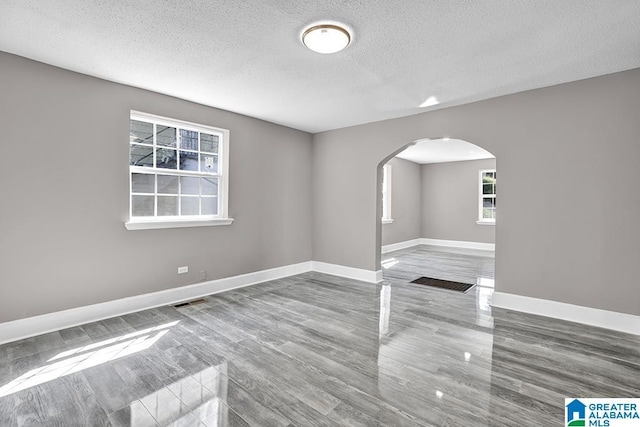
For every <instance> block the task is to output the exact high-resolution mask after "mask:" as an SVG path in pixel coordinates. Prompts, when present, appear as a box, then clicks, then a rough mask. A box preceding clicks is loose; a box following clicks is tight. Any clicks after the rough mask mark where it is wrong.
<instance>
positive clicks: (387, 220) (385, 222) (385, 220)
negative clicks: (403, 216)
mask: <svg viewBox="0 0 640 427" xmlns="http://www.w3.org/2000/svg"><path fill="white" fill-rule="evenodd" d="M392 222H393V219H391V218H385V219H383V220H382V223H383V224H391V223H392Z"/></svg>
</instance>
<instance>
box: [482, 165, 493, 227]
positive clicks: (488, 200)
mask: <svg viewBox="0 0 640 427" xmlns="http://www.w3.org/2000/svg"><path fill="white" fill-rule="evenodd" d="M479 212H480V218H479V220H478V223H486V224H494V223H495V221H496V170H495V169H489V170H481V171H480V209H479Z"/></svg>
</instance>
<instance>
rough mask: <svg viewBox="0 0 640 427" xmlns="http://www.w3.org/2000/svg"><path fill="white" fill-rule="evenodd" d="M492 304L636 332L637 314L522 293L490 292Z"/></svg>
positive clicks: (639, 323) (639, 322)
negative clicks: (533, 296) (527, 295)
mask: <svg viewBox="0 0 640 427" xmlns="http://www.w3.org/2000/svg"><path fill="white" fill-rule="evenodd" d="M491 305H492V306H493V307H499V308H506V309H508V310H515V311H522V312H525V313H530V314H537V315H540V316H547V317H553V318H555V319H561V320H568V321H570V322H577V323H582V324H585V325H591V326H597V327H600V328H606V329H612V330H614V331H619V332H625V333H627V334H634V335H640V316H634V315H632V314H626V313H618V312H615V311H607V310H601V309H598V308H591V307H583V306H580V305H573V304H567V303H563V302H558V301H550V300H545V299H539V298H531V297H525V296H522V295H514V294H508V293H504V292H494V293H493V298H492V304H491Z"/></svg>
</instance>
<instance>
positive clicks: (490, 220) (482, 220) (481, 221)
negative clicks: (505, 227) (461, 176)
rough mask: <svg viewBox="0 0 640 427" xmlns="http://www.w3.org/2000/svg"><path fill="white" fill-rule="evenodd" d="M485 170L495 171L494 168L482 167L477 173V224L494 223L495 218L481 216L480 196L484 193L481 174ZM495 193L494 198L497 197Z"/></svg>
mask: <svg viewBox="0 0 640 427" xmlns="http://www.w3.org/2000/svg"><path fill="white" fill-rule="evenodd" d="M485 172H496V170H495V169H482V170H480V172H479V174H478V220H477V221H476V224H478V225H496V219H495V218H483V217H482V198H483V197H484V195H483V194H482V174H483V173H485ZM497 198H498V197H497V195H496V199H497Z"/></svg>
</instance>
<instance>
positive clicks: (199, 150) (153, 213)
mask: <svg viewBox="0 0 640 427" xmlns="http://www.w3.org/2000/svg"><path fill="white" fill-rule="evenodd" d="M228 147H229V131H228V130H226V129H219V128H214V127H210V126H205V125H199V124H195V123H189V122H184V121H180V120H174V119H170V118H166V117H160V116H155V115H151V114H146V113H140V112H136V111H132V112H131V119H130V125H129V150H130V151H129V153H130V156H129V178H130V186H129V190H130V191H129V195H130V219H129V222H127V223H126V225H127V228H128V229H140V228H163V227H176V226H193V225H226V224H230V223H231V221H232V220H231V219H229V218H227V189H228V176H229V175H228V164H229V162H228Z"/></svg>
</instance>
